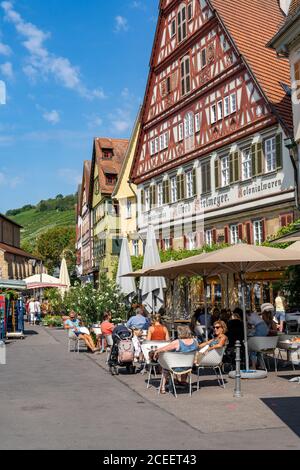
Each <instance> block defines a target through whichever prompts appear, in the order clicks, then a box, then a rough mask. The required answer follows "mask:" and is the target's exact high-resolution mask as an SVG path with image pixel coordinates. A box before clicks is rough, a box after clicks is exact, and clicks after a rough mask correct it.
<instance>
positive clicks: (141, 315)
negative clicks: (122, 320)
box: [126, 308, 150, 330]
mask: <svg viewBox="0 0 300 470" xmlns="http://www.w3.org/2000/svg"><path fill="white" fill-rule="evenodd" d="M126 326H127V328H129V329H136V330H148V329H149V326H150V322H149V319H148V318H147V312H146V310H143V309H142V308H137V309H136V311H135V316H134V317H131V318H130V319H129V320H128V322H127V324H126Z"/></svg>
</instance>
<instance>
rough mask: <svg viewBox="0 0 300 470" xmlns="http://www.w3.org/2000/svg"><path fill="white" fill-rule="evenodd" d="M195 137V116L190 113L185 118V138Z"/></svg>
mask: <svg viewBox="0 0 300 470" xmlns="http://www.w3.org/2000/svg"><path fill="white" fill-rule="evenodd" d="M193 135H194V114H193V113H188V114H186V116H185V118H184V136H185V138H186V139H187V138H188V137H192V136H193Z"/></svg>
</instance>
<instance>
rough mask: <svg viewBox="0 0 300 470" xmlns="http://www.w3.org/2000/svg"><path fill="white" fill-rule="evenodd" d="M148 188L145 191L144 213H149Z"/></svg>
mask: <svg viewBox="0 0 300 470" xmlns="http://www.w3.org/2000/svg"><path fill="white" fill-rule="evenodd" d="M150 209H151V207H150V188H147V189H145V211H146V212H148V211H150Z"/></svg>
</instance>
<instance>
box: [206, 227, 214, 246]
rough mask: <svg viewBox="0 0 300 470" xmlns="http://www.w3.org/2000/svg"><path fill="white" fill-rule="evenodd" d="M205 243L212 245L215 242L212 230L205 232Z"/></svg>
mask: <svg viewBox="0 0 300 470" xmlns="http://www.w3.org/2000/svg"><path fill="white" fill-rule="evenodd" d="M205 243H206V245H207V246H212V245H213V243H214V240H213V232H212V230H206V232H205Z"/></svg>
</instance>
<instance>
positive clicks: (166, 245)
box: [163, 238, 171, 250]
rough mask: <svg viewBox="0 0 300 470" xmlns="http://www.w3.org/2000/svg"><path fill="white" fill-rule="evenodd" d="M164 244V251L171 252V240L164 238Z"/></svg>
mask: <svg viewBox="0 0 300 470" xmlns="http://www.w3.org/2000/svg"><path fill="white" fill-rule="evenodd" d="M163 244H164V249H165V250H170V249H171V240H170V238H163Z"/></svg>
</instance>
